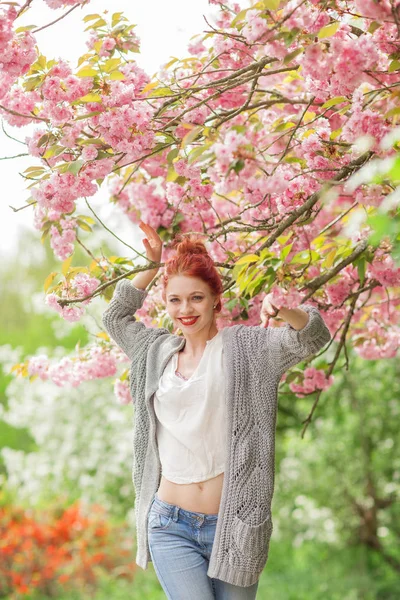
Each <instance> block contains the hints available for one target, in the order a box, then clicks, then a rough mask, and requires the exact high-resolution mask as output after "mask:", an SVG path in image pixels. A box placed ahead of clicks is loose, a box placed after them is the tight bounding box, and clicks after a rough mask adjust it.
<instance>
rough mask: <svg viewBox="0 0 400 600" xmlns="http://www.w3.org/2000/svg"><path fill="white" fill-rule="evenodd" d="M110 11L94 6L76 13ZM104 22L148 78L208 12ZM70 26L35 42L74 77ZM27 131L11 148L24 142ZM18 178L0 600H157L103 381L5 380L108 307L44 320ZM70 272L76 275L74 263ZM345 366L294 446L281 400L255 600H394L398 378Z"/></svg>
mask: <svg viewBox="0 0 400 600" xmlns="http://www.w3.org/2000/svg"><path fill="white" fill-rule="evenodd" d="M107 4H109V3H107V2H105V1H101V0H96V2H92V3H91V5H90V10H88V9H86V10H85V13H84V14H88V13H89V12H101V11H102V10H104V9H106V7H107ZM114 10H121V11H122V10H123V11H125V13H126V16H127V17H128V18H129V19H130V20H131V21H132V22H135V23H137V24H138V27H137V31H138V35H139V37H140V39H141V54H140V55H138V63H139V64H140V66H142V67H143V68H145V69H146V70H147V72H148V73H149V74H151V75H152V74H153V73H155V72H156V71H157V69H158V67H159V66H160V65H161V64H162V63H165V62H167V61H168V59H169V57H170V56H175V55H176V56H182V55H184V54H186V46H187V43H188V40H189V38H190V37H191V36H192V35H194V34H195V33H199V32H201V31H202V30H203V29H204V28H205V26H204V25H205V24H204V19H203V16H202V15H203V14H206V15H207V14H208V12H209V11H210V7H209V6H208V3H207V2H206V1H205V0H204V1H203V0H201V1H200V0H197V2H196V3H185V2H183V1H182V2H178V1H176V0H174V1H172V0H171V1H170V2H169V3H158V5H157V10H155V9H154V5H151V4H150V3H132V2H128V1H122V0H118V2H116V3H114V4H113V11H114ZM82 16H83V14H82V12H81V11H80V10H77V11H74V12H73V13H72V14H71V15H70V16H69V17H67V19H65V20H63V21H61V22H60V23H58V24H56V25H55V26H54V27H50V28H48V29H46V30H43V32H41V33H40V34H38V36H39V35H40V36H41V37H40V47H41V50H42V52H43V53H44V54H45V55H46V56H47V57H48V58H49V57H51V56H54V53H55V49H57V53H58V55H59V56H60V57H61V56H62V57H64V58H69V59H70V60H71V61H72V63H75V62H76V59H77V57H78V56H79V55H80V54H82V53H83V51H84V49H85V47H84V38H83V36H81V34H79V35H76V33H75V32H76V31H79V32H80V31H82V25H81V22H80V19H81V18H82ZM178 16H179V18H178ZM53 19H54V12H52V11H49V10H48V9H47V8H46V7H45V5H44V4H42V3H41V2H37V3H36V2H35V3H34V9H33V10H32V11H29V13H28V15H27V16H26V17H25V21H26V22H29V23H35V24H36V25H38V26H39V25H41V24H45V23H47V22H50V21H51V20H53ZM71 39H74V41H75V40H81V46H80V45H79V43H74V44H71ZM6 129H7V128H6ZM28 132H29V128H24V129H20V130H16V129H14V130H13V131H12V135H13V136H14V137H15V138H19V139H20V140H23V139H24V138H25V135H27V133H28ZM8 133H10V128H8ZM1 135H2V136H3V137H2V138H1V147H2V156H7V155H8V156H12V155H14V154H18V153H20V152H21V150H20V148H21V147H22V146H21V145H20V144H18V142H15V141H13V140H10V139H9V138H8V137H7V136H6V135H5V134H4V133H3V132H2V133H1ZM30 164H32V163H31V160H27V157H22V158H17V159H14V160H2V161H0V169H1V177H2V182H3V190H5V191H6V193H5V194H4V195H5V196H6V197H5V198H3V202H2V204H1V211H2V212H1V214H0V225H1V252H2V257H3V260H2V261H1V265H0V286H1V295H0V314H1V328H0V488H1V491H0V515H1V518H0V598H7V599H8V600H16V599H19V598H26V599H28V600H39V599H40V600H45V599H47V598H57V600H75V599H76V600H83V599H85V600H86V599H88V598H93V599H95V600H106V599H107V600H108V599H109V598H112V599H113V600H127V599H128V598H129V599H130V600H144V599H145V600H147V599H148V600H161V599H163V598H165V595H164V593H163V592H162V590H161V587H160V585H159V583H158V581H157V578H156V576H155V573H154V568H153V565H152V564H151V563H150V565H149V568H148V570H147V571H143V570H142V569H140V568H139V567H137V566H136V564H135V562H134V559H135V554H136V545H135V535H134V511H133V505H134V490H133V486H132V481H131V468H132V417H133V407H132V405H120V404H118V403H117V401H116V398H115V396H114V393H113V378H109V380H107V379H102V380H94V381H90V382H86V383H83V384H81V385H80V386H79V388H67V387H58V386H57V385H55V384H54V383H52V382H49V381H42V380H41V379H40V378H36V379H32V381H31V382H29V380H28V379H25V378H24V379H23V378H15V377H14V376H13V375H11V374H10V369H11V367H12V365H14V364H15V363H18V362H23V361H24V360H25V359H26V358H27V357H30V356H32V355H36V356H37V355H40V354H46V355H48V356H49V357H50V358H52V359H54V358H59V359H62V358H63V357H64V356H66V355H68V354H69V353H70V352H71V351H73V349H74V348H75V347H76V346H77V344H79V346H80V347H83V346H85V344H87V343H89V342H91V341H92V340H94V339H95V338H96V336H97V334H98V333H100V332H101V330H102V326H101V314H102V312H103V310H104V308H105V302H104V300H102V299H97V300H96V301H94V302H92V303H91V304H90V307H88V310H87V312H86V314H85V316H84V317H83V319H82V320H81V321H80V322H79V323H78V324H73V323H67V322H64V321H63V320H61V319H60V318H59V317H58V315H57V314H56V313H55V312H54V311H51V310H50V309H48V308H47V307H46V306H45V305H44V297H45V294H44V291H43V281H44V279H45V277H46V275H47V274H48V273H49V272H51V271H56V270H58V269H59V263H58V262H56V261H55V259H54V257H53V253H52V252H51V251H50V250H49V248H48V244H47V242H46V244H44V245H42V244H40V242H39V234H38V232H37V231H35V230H34V229H33V226H32V225H31V213H30V212H29V209H26V210H23V211H20V212H18V213H13V212H12V211H11V210H10V209H9V207H8V205H9V204H11V205H13V206H14V207H19V206H22V205H23V204H24V202H25V199H26V197H27V192H26V191H25V183H24V181H23V179H22V178H21V177H20V176H18V172H20V171H22V170H23V169H24V168H26V167H27V166H29V165H30ZM101 194H103V196H102V195H101ZM106 196H107V193H106V190H103V191H102V192H101V193H100V194H99V196H98V197H97V198H96V199H95V200H94V201H93V205H94V206H96V209H97V212H98V213H99V214H100V215H101V216H102V217H103V220H105V221H106V222H107V224H108V225H109V226H110V227H111V228H112V229H114V230H115V231H117V232H118V234H119V235H120V236H121V237H122V238H124V239H126V240H127V241H129V242H130V243H133V244H138V246H137V247H138V248H139V250H141V249H142V246H141V242H140V240H141V237H142V236H141V234H140V233H137V229H136V228H135V227H134V226H133V225H132V224H131V223H129V222H127V219H126V218H125V217H124V215H122V214H119V213H118V212H117V211H116V209H115V206H114V205H108V203H107V201H106ZM95 236H96V237H93V239H92V242H93V248H92V249H93V251H94V252H96V253H97V252H100V251H101V250H102V251H104V252H105V253H107V254H110V253H118V252H121V253H122V254H124V255H125V254H126V248H124V247H122V249H121V248H120V247H118V243H117V242H116V241H115V240H114V238H111V237H110V236H108V235H107V232H104V231H101V230H99V231H96V234H95ZM96 245H97V248H96ZM77 260H78V261H79V264H82V265H84V264H87V260H86V255H84V254H83V253H82V256H78V257H77ZM349 362H350V365H351V368H350V370H347V369H346V368H345V365H344V359H343V361H342V362H341V367H340V366H339V369H338V370H337V372H336V376H335V383H334V385H333V386H332V387H331V389H329V390H328V391H325V392H324V393H323V395H322V398H321V401H320V403H319V407H318V410H317V413H316V417H315V420H314V422H313V424H312V425H311V426H310V427H309V428H308V429H307V433H306V436H305V438H304V439H302V438H301V430H302V427H303V425H302V421H304V419H305V418H306V417H307V415H308V414H309V411H310V408H311V405H312V403H313V399H314V397H313V396H312V395H311V396H310V397H308V398H304V399H299V398H297V397H295V396H294V394H292V393H290V392H288V393H286V392H285V393H283V392H282V393H281V394H280V396H279V416H278V424H277V439H276V452H277V455H276V478H275V490H276V491H275V496H274V500H273V522H274V533H273V537H272V540H271V545H270V555H269V560H268V563H267V566H266V568H265V570H264V572H263V574H262V577H261V580H260V586H259V592H258V596H257V598H259V599H260V600H321V599H322V598H323V599H326V600H378V599H379V600H397V599H398V598H400V551H399V547H400V544H399V541H400V507H399V503H398V501H396V500H397V499H398V495H399V488H400V484H399V482H400V455H399V445H400V444H399V442H400V436H399V418H400V364H399V361H398V360H396V359H393V360H379V361H364V360H362V359H360V358H359V357H356V356H353V355H352V354H351V353H350V354H349ZM35 590H38V591H35ZM188 600H189V596H188Z"/></svg>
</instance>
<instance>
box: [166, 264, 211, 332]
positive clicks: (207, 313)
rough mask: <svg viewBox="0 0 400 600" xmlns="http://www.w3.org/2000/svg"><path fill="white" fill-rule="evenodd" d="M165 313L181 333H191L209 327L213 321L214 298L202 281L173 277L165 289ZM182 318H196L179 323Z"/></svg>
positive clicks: (193, 278) (195, 278)
mask: <svg viewBox="0 0 400 600" xmlns="http://www.w3.org/2000/svg"><path fill="white" fill-rule="evenodd" d="M166 300H167V305H166V307H167V312H168V314H169V316H170V317H171V319H172V320H173V322H174V325H176V327H180V328H181V329H182V332H183V333H185V332H187V333H191V332H196V331H199V330H200V329H202V328H203V327H206V326H208V327H209V326H210V325H211V324H212V322H213V320H214V313H215V311H214V309H213V306H214V305H216V304H217V301H218V297H215V296H214V295H213V294H212V293H211V290H210V288H209V286H208V284H207V283H205V282H204V281H203V280H202V279H198V278H197V277H187V276H185V275H175V276H174V277H172V278H171V279H170V280H169V281H168V285H167V288H166ZM182 317H197V319H196V320H195V321H194V322H191V321H187V322H186V324H185V323H184V322H182V321H181V318H182Z"/></svg>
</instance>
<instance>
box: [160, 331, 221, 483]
mask: <svg viewBox="0 0 400 600" xmlns="http://www.w3.org/2000/svg"><path fill="white" fill-rule="evenodd" d="M177 368H178V352H176V353H175V354H174V355H173V356H172V358H171V359H170V360H169V362H168V363H167V365H166V367H165V370H164V372H163V374H162V376H161V378H160V383H159V388H158V390H157V392H156V393H155V396H154V410H155V413H156V417H157V430H156V435H157V443H158V449H159V455H160V462H161V467H162V474H163V475H164V477H166V478H167V479H168V480H169V481H172V482H174V483H195V482H199V481H206V480H207V479H211V478H212V477H216V476H217V475H219V474H220V473H223V472H224V470H225V448H226V445H227V444H226V433H225V429H226V427H225V425H226V418H225V393H224V391H225V381H224V377H223V347H222V331H221V330H220V331H219V332H218V333H217V335H215V336H214V337H213V338H212V339H211V340H208V342H207V343H206V347H205V349H204V353H203V356H202V357H201V360H200V362H199V364H198V365H197V368H196V370H195V372H194V373H193V375H192V376H191V377H190V378H189V379H188V380H187V381H185V380H183V379H182V378H181V377H179V376H178V375H176V373H175V371H176V369H177Z"/></svg>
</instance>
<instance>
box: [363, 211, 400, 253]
mask: <svg viewBox="0 0 400 600" xmlns="http://www.w3.org/2000/svg"><path fill="white" fill-rule="evenodd" d="M367 225H369V226H370V227H371V229H372V230H373V232H372V233H371V234H370V236H369V238H368V242H369V243H370V244H372V245H373V246H377V245H378V244H379V243H380V242H381V241H382V239H383V238H385V237H387V236H389V237H390V236H391V235H393V234H396V233H397V225H396V221H395V220H394V219H392V218H391V217H390V216H389V215H387V214H375V215H369V216H368V217H367Z"/></svg>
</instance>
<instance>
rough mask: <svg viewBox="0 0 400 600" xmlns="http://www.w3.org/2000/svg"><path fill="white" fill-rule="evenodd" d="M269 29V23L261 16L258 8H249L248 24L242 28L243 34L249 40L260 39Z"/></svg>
mask: <svg viewBox="0 0 400 600" xmlns="http://www.w3.org/2000/svg"><path fill="white" fill-rule="evenodd" d="M266 31H268V24H267V21H266V20H265V19H263V18H262V17H261V16H260V12H259V11H258V10H248V11H247V14H246V24H245V26H244V27H243V29H242V35H243V36H244V37H245V38H246V40H247V41H248V42H250V43H251V42H255V41H257V40H259V39H260V38H261V37H262V36H263V35H264V33H265V32H266Z"/></svg>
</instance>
